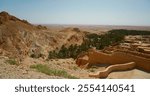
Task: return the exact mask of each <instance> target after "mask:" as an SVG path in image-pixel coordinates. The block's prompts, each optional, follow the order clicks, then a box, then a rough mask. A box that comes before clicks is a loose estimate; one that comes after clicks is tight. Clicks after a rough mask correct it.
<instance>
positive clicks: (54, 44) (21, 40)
mask: <svg viewBox="0 0 150 96" xmlns="http://www.w3.org/2000/svg"><path fill="white" fill-rule="evenodd" d="M83 38H84V33H83V32H81V31H80V29H78V28H67V29H64V30H62V31H61V30H60V31H59V32H52V31H50V30H49V29H48V28H46V27H45V26H41V25H38V26H35V25H32V24H30V23H29V22H28V21H26V20H20V19H18V18H17V17H15V16H12V15H10V14H9V13H7V12H1V13H0V55H5V56H8V57H13V58H24V57H26V56H31V55H34V56H36V57H39V56H41V57H43V58H46V57H47V55H48V52H49V51H50V50H55V49H56V48H57V49H59V48H60V47H61V46H62V45H66V46H68V45H70V44H81V43H82V42H83Z"/></svg>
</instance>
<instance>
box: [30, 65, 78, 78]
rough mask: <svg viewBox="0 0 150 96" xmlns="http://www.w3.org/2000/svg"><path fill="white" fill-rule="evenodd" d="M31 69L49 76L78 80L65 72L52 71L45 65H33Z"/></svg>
mask: <svg viewBox="0 0 150 96" xmlns="http://www.w3.org/2000/svg"><path fill="white" fill-rule="evenodd" d="M30 68H34V69H37V70H38V71H39V72H42V73H45V74H47V75H54V76H60V77H64V78H69V79H78V78H77V77H75V76H71V75H69V74H68V73H67V72H66V71H65V70H57V69H50V68H49V67H48V66H47V65H43V64H37V65H31V66H30Z"/></svg>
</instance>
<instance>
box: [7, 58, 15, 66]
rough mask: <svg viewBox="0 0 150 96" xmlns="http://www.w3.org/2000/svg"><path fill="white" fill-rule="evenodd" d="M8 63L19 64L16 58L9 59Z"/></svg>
mask: <svg viewBox="0 0 150 96" xmlns="http://www.w3.org/2000/svg"><path fill="white" fill-rule="evenodd" d="M6 63H9V64H10V65H18V63H17V61H16V60H15V59H8V60H6Z"/></svg>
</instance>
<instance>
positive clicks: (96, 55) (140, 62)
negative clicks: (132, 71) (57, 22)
mask: <svg viewBox="0 0 150 96" xmlns="http://www.w3.org/2000/svg"><path fill="white" fill-rule="evenodd" d="M86 56H88V58H87V59H86V60H85V59H84V62H82V60H83V59H82V58H83V57H84V56H82V57H81V58H80V57H79V58H78V59H77V61H78V62H77V65H80V66H82V65H83V66H84V65H86V64H89V65H93V64H110V65H114V64H124V63H129V62H135V63H136V66H135V67H136V68H138V69H140V70H143V71H146V72H150V59H149V58H144V57H140V56H136V55H132V54H129V53H124V52H114V53H113V54H106V53H103V52H99V51H97V50H89V51H88V54H87V55H86ZM85 61H86V62H85ZM79 63H80V64H79Z"/></svg>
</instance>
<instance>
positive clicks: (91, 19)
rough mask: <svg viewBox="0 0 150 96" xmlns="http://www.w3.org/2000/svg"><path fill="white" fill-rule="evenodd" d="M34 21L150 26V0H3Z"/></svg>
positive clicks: (0, 5)
mask: <svg viewBox="0 0 150 96" xmlns="http://www.w3.org/2000/svg"><path fill="white" fill-rule="evenodd" d="M0 11H7V12H9V13H10V14H13V15H15V16H17V17H19V18H21V19H26V20H28V21H29V22H31V23H41V24H96V25H99V24H100V25H143V26H144V25H147V26H150V0H0Z"/></svg>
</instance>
